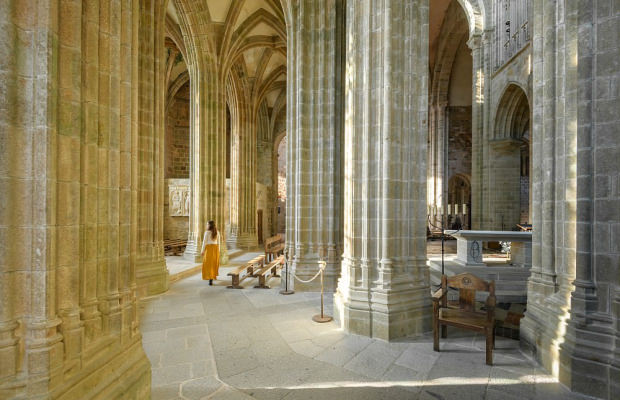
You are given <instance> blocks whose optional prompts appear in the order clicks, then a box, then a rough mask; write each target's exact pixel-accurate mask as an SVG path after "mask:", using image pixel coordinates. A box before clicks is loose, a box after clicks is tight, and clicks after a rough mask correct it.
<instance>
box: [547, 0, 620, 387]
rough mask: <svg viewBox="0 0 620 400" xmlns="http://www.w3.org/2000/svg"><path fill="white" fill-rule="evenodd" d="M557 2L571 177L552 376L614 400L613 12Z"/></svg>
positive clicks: (618, 102)
mask: <svg viewBox="0 0 620 400" xmlns="http://www.w3.org/2000/svg"><path fill="white" fill-rule="evenodd" d="M564 7H565V8H564V9H563V12H564V14H563V15H562V17H563V18H562V19H560V20H558V22H557V28H556V29H557V32H558V42H563V43H565V45H564V49H562V51H558V54H557V58H558V63H557V64H558V65H561V66H563V67H564V70H563V71H562V72H563V73H562V74H561V75H563V79H564V81H563V82H564V93H563V99H558V100H559V101H561V103H560V104H561V107H559V108H558V109H559V110H561V109H564V110H566V114H567V115H571V116H573V115H574V117H572V118H567V119H566V122H565V124H566V125H565V126H564V129H565V130H568V131H569V132H571V133H573V131H574V130H576V135H571V136H567V138H566V142H565V147H566V148H570V149H573V152H571V156H570V157H568V158H567V159H566V161H565V163H566V175H567V179H568V178H570V179H572V180H574V181H575V184H574V186H573V187H572V188H575V189H576V199H574V200H573V201H572V202H571V206H573V207H575V208H576V213H575V222H573V221H570V225H569V227H570V229H574V230H575V231H574V232H575V237H574V239H573V241H575V247H576V255H575V256H574V257H575V258H576V260H575V264H576V269H575V276H574V277H575V280H574V290H573V292H572V293H571V298H570V303H569V304H570V308H569V309H568V312H569V313H570V314H569V315H570V319H569V320H568V325H567V327H566V335H565V338H564V341H563V343H562V344H561V345H560V360H559V364H560V366H559V369H560V370H559V379H560V381H561V382H562V383H564V384H565V385H567V386H568V387H570V388H571V390H574V391H578V392H581V393H585V394H587V395H590V396H594V397H599V398H604V399H616V398H619V397H620V357H619V355H620V349H619V347H618V344H619V343H620V341H619V338H620V315H619V314H618V311H619V308H618V291H619V288H620V185H619V184H620V141H619V139H620V136H619V135H618V130H617V126H618V124H619V123H620V117H619V116H618V112H617V110H618V109H620V92H619V91H618V89H617V88H618V79H619V76H620V75H619V73H618V63H617V62H615V61H612V60H615V58H614V57H612V56H611V55H612V54H618V51H619V48H620V45H619V44H618V41H617V37H618V23H620V15H618V10H617V8H616V10H613V9H612V7H611V6H610V5H609V4H608V3H606V2H603V1H591V2H577V3H575V4H573V3H570V4H569V5H567V6H564ZM575 60H576V61H577V62H576V65H575ZM558 75H560V74H558ZM610 84H611V86H610ZM614 85H615V89H614ZM573 124H574V125H573ZM575 164H576V168H575ZM612 182H616V183H615V184H613V183H612ZM614 187H615V188H616V189H615V190H614V189H613V188H614ZM569 260H570V261H572V258H571V259H569Z"/></svg>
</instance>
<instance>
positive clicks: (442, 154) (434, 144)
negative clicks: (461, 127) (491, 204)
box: [427, 102, 448, 229]
mask: <svg viewBox="0 0 620 400" xmlns="http://www.w3.org/2000/svg"><path fill="white" fill-rule="evenodd" d="M447 107H448V104H447V103H446V102H441V103H438V104H435V105H433V106H431V107H430V109H429V111H430V116H429V124H430V126H429V135H430V136H431V139H430V140H429V144H430V148H429V151H428V163H429V166H430V168H429V169H428V170H429V176H428V185H427V190H428V199H427V201H428V204H429V205H430V209H429V210H428V213H429V215H430V218H429V219H430V222H431V223H432V224H433V225H434V226H435V227H437V228H439V229H441V227H442V224H445V223H446V220H445V219H442V213H443V214H444V215H445V213H446V212H447V210H446V200H447V199H445V198H444V193H445V192H446V189H447V186H448V182H447V180H448V171H447V170H446V167H447V159H446V158H447V157H446V156H447V154H446V151H447V146H446V145H447V143H446V140H447V138H448V130H447V126H446V114H447V110H446V109H447Z"/></svg>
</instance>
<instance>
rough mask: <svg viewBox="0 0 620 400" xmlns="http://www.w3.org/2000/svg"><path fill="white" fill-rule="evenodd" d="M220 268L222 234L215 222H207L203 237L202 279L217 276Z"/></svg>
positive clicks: (211, 279) (211, 283)
mask: <svg viewBox="0 0 620 400" xmlns="http://www.w3.org/2000/svg"><path fill="white" fill-rule="evenodd" d="M219 269H220V235H219V233H218V232H217V228H216V227H215V222H213V221H209V222H207V230H206V231H205V235H204V237H203V238H202V279H203V280H207V279H208V280H209V285H213V280H214V279H216V278H217V274H218V271H219Z"/></svg>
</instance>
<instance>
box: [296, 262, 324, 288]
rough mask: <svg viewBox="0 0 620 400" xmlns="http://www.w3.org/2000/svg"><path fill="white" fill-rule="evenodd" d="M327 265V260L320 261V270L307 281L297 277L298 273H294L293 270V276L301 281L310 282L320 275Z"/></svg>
mask: <svg viewBox="0 0 620 400" xmlns="http://www.w3.org/2000/svg"><path fill="white" fill-rule="evenodd" d="M326 266H327V263H326V262H325V261H319V270H318V272H317V273H316V274H315V275H314V276H313V277H312V278H310V279H309V280H307V281H304V280H303V279H301V278H299V277H297V274H296V273H294V272H293V277H294V278H295V279H297V280H298V281H299V282H301V283H310V282H312V281H313V280H315V279H316V278H317V277H318V276H319V275H321V272H323V270H324V269H325V267H326Z"/></svg>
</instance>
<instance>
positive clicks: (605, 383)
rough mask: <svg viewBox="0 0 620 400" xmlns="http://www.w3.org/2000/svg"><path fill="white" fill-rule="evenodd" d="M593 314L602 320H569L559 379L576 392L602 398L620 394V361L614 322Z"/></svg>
mask: <svg viewBox="0 0 620 400" xmlns="http://www.w3.org/2000/svg"><path fill="white" fill-rule="evenodd" d="M591 317H592V318H593V319H598V321H597V322H596V323H595V324H588V325H585V324H584V323H583V322H580V321H575V320H573V319H572V318H571V320H570V322H569V323H568V328H567V330H566V335H565V338H564V343H562V345H561V346H560V359H559V375H558V379H559V380H560V382H561V383H562V384H564V385H566V386H567V387H568V388H569V389H570V390H572V391H574V392H579V393H582V394H585V395H588V396H592V397H597V398H601V399H617V398H620V397H619V396H618V395H619V394H620V391H619V390H618V386H619V385H620V383H619V382H620V380H618V377H620V368H619V367H620V365H614V362H616V363H620V361H618V360H617V359H616V358H615V356H614V347H615V340H616V337H615V335H614V334H613V333H612V332H613V331H614V329H613V328H614V326H613V325H614V323H613V321H612V320H611V319H610V318H609V316H600V315H596V314H594V313H593V314H592V315H591ZM601 317H602V318H601ZM573 318H574V316H573ZM614 377H615V381H614ZM614 382H615V386H616V387H615V388H614ZM614 391H615V395H613V393H614Z"/></svg>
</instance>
